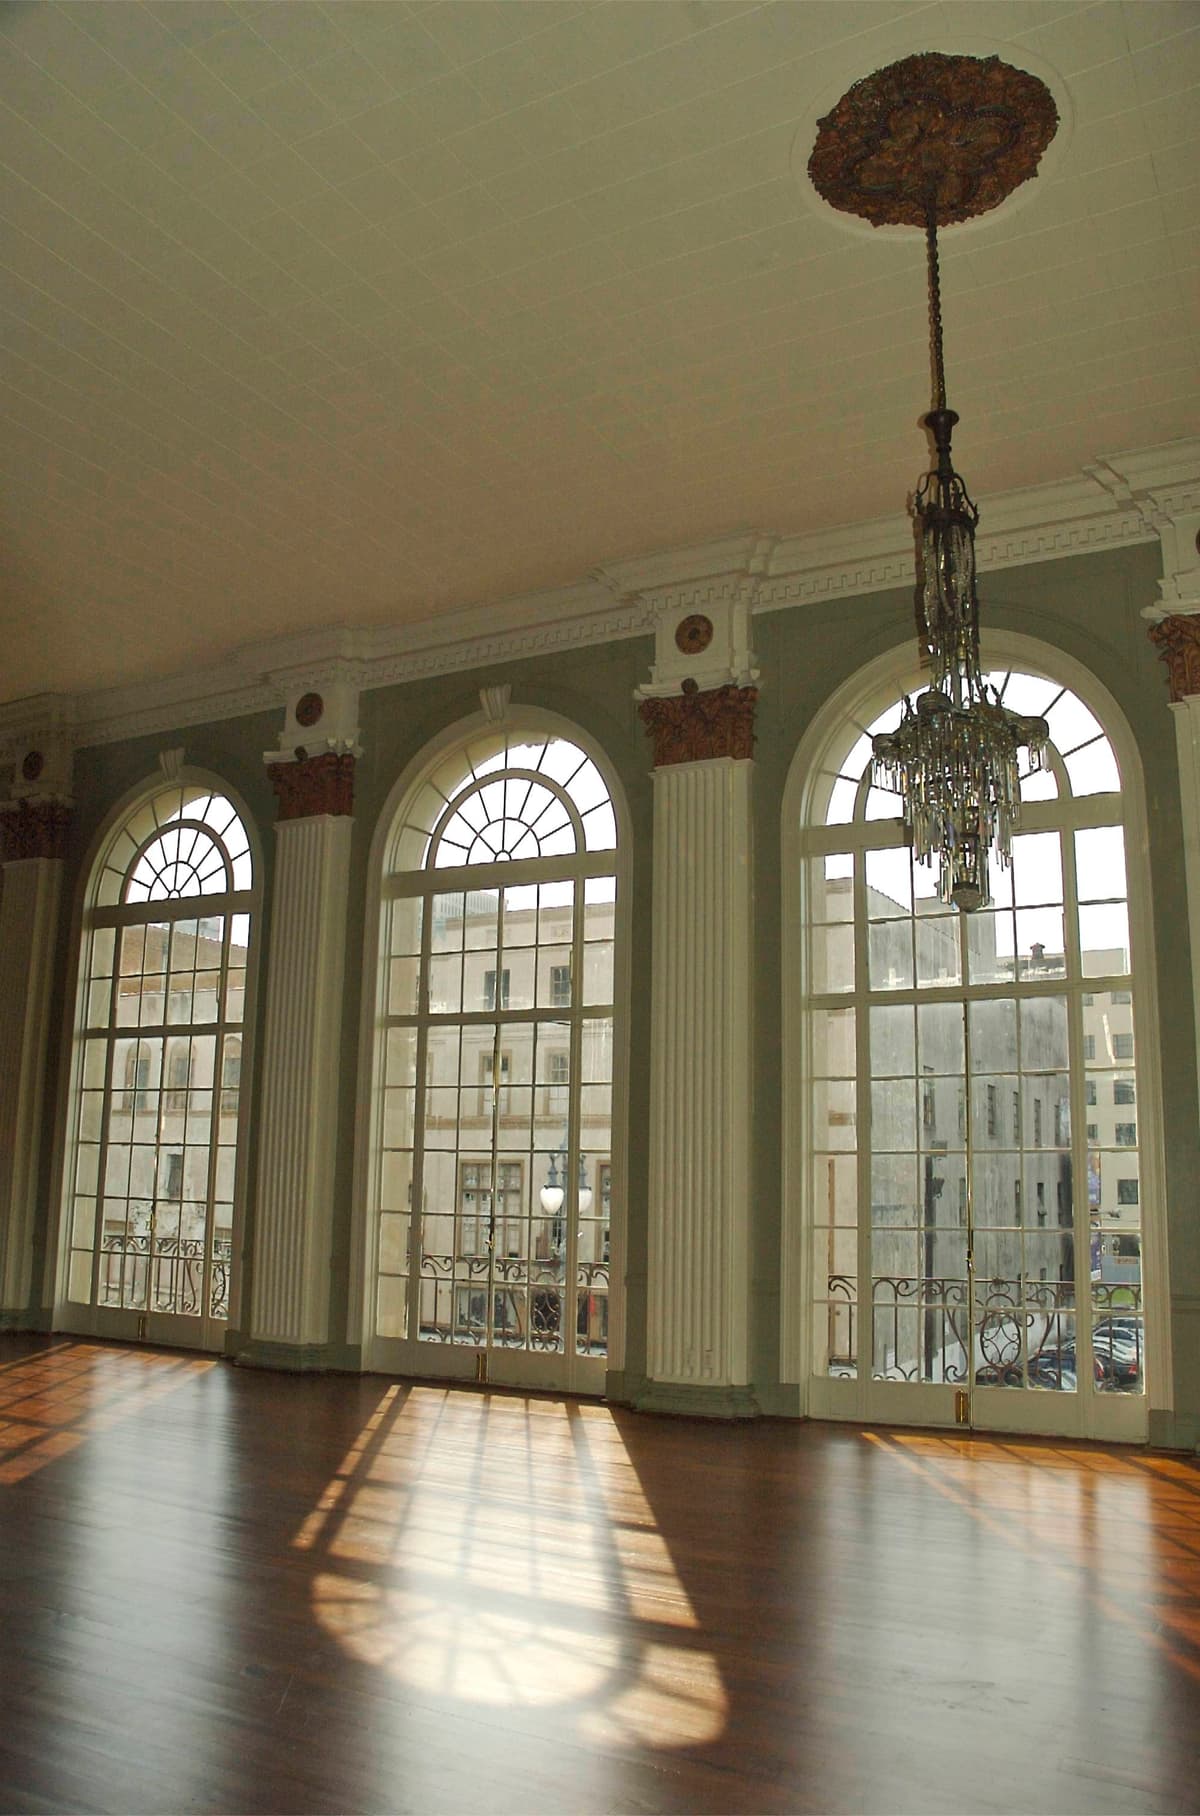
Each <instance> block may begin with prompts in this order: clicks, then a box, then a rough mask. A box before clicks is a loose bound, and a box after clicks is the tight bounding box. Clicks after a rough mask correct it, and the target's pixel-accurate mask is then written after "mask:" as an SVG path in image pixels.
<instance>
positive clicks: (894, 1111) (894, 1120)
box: [871, 1078, 917, 1153]
mask: <svg viewBox="0 0 1200 1816" xmlns="http://www.w3.org/2000/svg"><path fill="white" fill-rule="evenodd" d="M916 1145H917V1106H916V1085H915V1081H914V1080H913V1079H910V1078H896V1079H886V1080H882V1081H875V1082H873V1083H872V1085H871V1148H872V1150H873V1152H875V1153H879V1152H881V1151H883V1150H885V1149H891V1150H909V1151H911V1150H912V1149H914V1148H915V1147H916Z"/></svg>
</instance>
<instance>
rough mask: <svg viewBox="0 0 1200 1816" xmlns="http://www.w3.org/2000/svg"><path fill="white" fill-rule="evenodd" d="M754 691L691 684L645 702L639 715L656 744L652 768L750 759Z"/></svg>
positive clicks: (752, 735)
mask: <svg viewBox="0 0 1200 1816" xmlns="http://www.w3.org/2000/svg"><path fill="white" fill-rule="evenodd" d="M757 700H758V689H757V688H756V687H734V686H733V685H732V684H730V685H728V686H726V687H713V688H709V689H707V690H706V691H705V692H704V693H701V691H700V690H699V688H698V687H697V686H696V683H695V682H694V681H685V682H684V684H683V692H682V693H681V694H675V695H673V696H670V697H668V698H666V699H652V700H643V701H642V703H641V705H640V706H639V707H638V714H639V716H640V718H641V720H642V723H643V724H644V725H645V727H646V731H647V733H648V734H649V736H650V737H651V738H652V739H653V742H654V767H655V768H656V769H663V768H665V767H666V765H667V764H668V763H702V762H704V761H706V760H707V759H709V758H712V757H738V758H743V759H744V758H748V757H752V756H753V755H754V708H755V704H756V702H757Z"/></svg>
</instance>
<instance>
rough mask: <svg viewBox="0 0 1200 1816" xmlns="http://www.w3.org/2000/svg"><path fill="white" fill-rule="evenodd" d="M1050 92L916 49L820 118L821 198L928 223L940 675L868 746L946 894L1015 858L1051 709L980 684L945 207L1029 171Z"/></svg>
mask: <svg viewBox="0 0 1200 1816" xmlns="http://www.w3.org/2000/svg"><path fill="white" fill-rule="evenodd" d="M1057 118H1058V116H1057V111H1056V109H1055V107H1054V103H1053V100H1052V99H1051V97H1050V94H1049V92H1048V91H1047V89H1046V88H1045V86H1044V84H1043V83H1041V82H1040V81H1039V80H1038V79H1037V78H1036V77H1035V76H1031V75H1029V74H1028V72H1027V71H1024V70H1016V69H1012V68H1011V67H1010V66H1009V65H1007V64H1004V63H1001V62H1000V60H999V58H997V57H988V58H975V57H946V56H942V55H940V54H938V53H936V52H926V53H925V54H923V55H921V56H916V57H908V58H906V59H904V61H902V62H900V63H894V64H891V65H889V66H888V68H887V69H883V70H878V71H876V73H875V74H874V75H872V76H868V77H866V78H865V79H864V80H863V81H861V82H857V83H855V85H854V87H853V88H851V89H850V90H849V92H848V93H847V94H846V95H843V97H842V99H841V101H840V102H839V103H838V105H837V107H836V108H835V109H834V110H833V112H832V113H831V114H830V115H829V116H828V118H826V119H824V120H822V121H821V123H820V132H819V134H818V138H817V143H816V146H815V148H814V151H813V156H812V159H811V160H810V163H809V174H810V176H811V177H812V180H813V183H814V185H815V187H816V188H817V190H818V192H819V193H820V194H821V195H823V196H824V197H825V199H826V200H827V201H829V202H831V203H832V204H833V206H834V207H836V208H841V209H844V210H848V211H851V212H853V213H855V214H861V215H863V216H864V217H865V218H866V219H868V220H870V221H871V222H872V223H873V224H874V225H876V226H879V225H883V224H903V225H909V226H915V225H921V226H923V227H924V230H925V242H926V248H927V251H928V267H929V323H930V339H931V353H932V366H933V408H932V409H931V410H930V411H929V412H928V414H927V415H926V416H925V417H923V418H922V422H923V425H924V427H925V428H926V429H927V430H928V431H929V434H930V436H931V438H932V440H933V445H934V450H935V454H936V464H935V465H934V466H933V467H932V468H931V469H930V471H929V472H927V473H926V474H925V476H924V478H923V479H922V480H921V483H920V485H919V486H918V488H917V491H916V494H915V496H914V498H913V502H912V512H913V517H914V520H915V528H916V536H917V569H918V604H919V616H920V624H921V631H922V638H923V642H924V644H925V647H926V649H927V651H928V656H929V666H930V671H931V684H930V686H929V687H928V688H927V689H926V691H925V692H924V693H922V694H920V695H918V697H917V698H916V700H915V701H914V700H910V699H906V700H905V702H904V713H903V716H902V718H901V720H900V723H899V725H898V726H897V727H896V729H895V730H894V731H891V732H884V733H882V734H880V735H879V736H878V737H876V738H875V739H873V741H872V751H873V764H872V775H873V780H874V781H876V782H877V783H879V784H880V785H881V786H883V787H885V788H890V789H893V790H894V791H895V792H896V793H897V794H899V795H900V796H901V797H902V799H903V802H904V822H905V826H906V828H907V830H908V833H909V836H910V838H911V840H912V848H913V854H914V856H915V858H916V860H917V862H918V863H922V864H924V863H929V862H930V861H931V860H932V859H933V858H934V857H935V856H936V857H937V859H938V864H939V872H940V876H939V890H940V894H941V897H942V899H943V901H945V902H948V903H952V904H953V905H954V906H955V907H957V908H960V909H964V910H970V909H974V908H980V907H985V906H986V905H987V903H988V901H989V899H990V898H989V893H988V856H989V853H994V854H995V856H996V858H997V860H998V861H999V862H1000V863H1001V864H1002V865H1007V864H1009V863H1010V862H1011V860H1012V835H1013V829H1014V827H1015V826H1016V824H1017V820H1018V816H1019V812H1020V794H1021V785H1020V769H1019V758H1020V753H1021V752H1022V751H1023V750H1025V751H1027V752H1028V765H1029V769H1030V770H1035V769H1040V768H1041V766H1042V761H1043V756H1044V752H1045V747H1046V740H1047V738H1048V736H1049V728H1048V727H1047V725H1046V721H1045V720H1044V719H1036V718H1026V717H1023V716H1022V715H1021V714H1020V713H1014V712H1010V711H1009V710H1008V709H1007V708H1006V707H1005V706H1004V704H1003V702H1002V701H1001V699H1000V695H999V693H998V692H997V691H996V690H995V689H994V688H991V687H989V686H988V685H987V683H986V682H985V681H984V679H983V674H982V672H981V669H980V661H979V597H978V594H977V592H976V590H975V526H976V524H977V523H978V521H979V512H978V510H977V508H976V506H975V505H974V503H973V502H972V500H971V497H970V494H969V493H968V491H967V488H966V486H965V485H964V484H963V482H962V480H961V479H960V478H959V476H958V474H957V473H956V472H955V471H954V465H953V462H952V460H951V456H950V437H951V433H952V431H953V428H954V425H955V423H956V422H957V421H958V416H957V414H956V413H955V411H953V410H951V409H950V408H949V407H948V406H947V403H946V375H945V370H944V366H943V359H942V306H941V281H940V273H939V268H938V244H937V230H938V221H939V217H940V218H941V219H942V221H943V223H944V222H946V221H951V220H953V221H962V220H967V219H969V218H970V217H971V216H972V215H976V214H980V213H982V212H984V210H986V209H989V208H994V207H995V206H996V205H997V203H998V202H1001V201H1003V200H1004V198H1005V196H1007V195H1008V194H1009V193H1011V191H1012V189H1013V188H1015V187H1016V185H1017V184H1018V183H1019V182H1022V181H1024V180H1025V178H1026V177H1029V176H1032V174H1033V172H1034V171H1035V170H1036V168H1037V164H1038V160H1039V158H1040V156H1041V153H1042V152H1043V151H1044V150H1045V147H1046V145H1047V144H1048V143H1049V141H1050V138H1051V137H1052V136H1053V133H1054V130H1055V127H1056V125H1057Z"/></svg>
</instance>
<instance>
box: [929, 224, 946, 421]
mask: <svg viewBox="0 0 1200 1816" xmlns="http://www.w3.org/2000/svg"><path fill="white" fill-rule="evenodd" d="M925 248H926V251H927V253H928V256H929V336H930V341H931V344H932V347H933V407H934V409H935V410H944V409H945V408H946V368H945V364H944V362H943V359H942V274H941V266H940V265H939V263H938V243H937V208H936V205H935V203H934V200H933V198H932V196H931V197H930V198H929V200H928V201H927V202H926V204H925Z"/></svg>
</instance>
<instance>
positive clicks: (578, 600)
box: [0, 440, 1200, 763]
mask: <svg viewBox="0 0 1200 1816" xmlns="http://www.w3.org/2000/svg"><path fill="white" fill-rule="evenodd" d="M1114 474H1119V475H1120V476H1122V477H1123V481H1124V483H1123V484H1114V480H1113V475H1114ZM1198 488H1200V440H1189V441H1178V442H1173V443H1171V444H1169V445H1168V446H1167V447H1165V448H1156V449H1143V450H1140V451H1138V452H1135V453H1132V454H1124V455H1114V456H1113V457H1112V459H1111V461H1108V462H1098V463H1097V464H1096V465H1095V466H1094V467H1092V468H1089V469H1088V471H1087V473H1086V474H1083V475H1080V476H1078V477H1077V478H1075V479H1070V480H1062V481H1058V482H1056V483H1054V484H1052V485H1047V486H1037V487H1026V488H1024V489H1022V490H1021V491H1017V492H1010V493H1006V494H1003V495H997V496H988V497H985V498H984V499H983V514H984V516H983V523H982V525H981V528H980V531H979V534H978V536H977V538H976V549H977V556H978V562H979V566H980V568H981V570H996V569H1000V568H1005V567H1016V566H1021V565H1023V564H1025V563H1027V562H1033V561H1048V560H1054V559H1056V558H1058V557H1061V556H1066V555H1079V554H1087V553H1090V552H1093V551H1095V550H1100V549H1112V548H1121V547H1124V546H1126V545H1130V544H1134V543H1142V542H1149V541H1153V540H1155V539H1156V535H1157V530H1156V527H1155V513H1156V510H1157V509H1158V508H1159V504H1161V503H1163V502H1165V503H1166V504H1169V505H1170V506H1171V507H1172V508H1178V506H1179V504H1180V503H1181V502H1182V501H1186V500H1187V499H1188V498H1190V497H1193V496H1195V495H1196V493H1197V490H1198ZM1148 500H1153V501H1157V502H1156V503H1155V504H1154V505H1152V506H1151V508H1148V507H1147V501H1148ZM913 579H914V570H913V540H912V525H911V523H910V522H909V520H908V519H907V517H906V516H905V515H904V513H903V512H902V511H900V510H897V511H896V512H894V513H893V514H891V515H889V516H888V517H886V518H877V519H875V520H873V521H872V522H869V523H859V524H842V525H839V526H837V527H836V528H834V529H831V530H821V531H813V532H811V533H808V534H805V535H803V536H790V537H783V538H778V539H772V538H771V537H770V536H766V535H760V534H757V533H754V532H750V531H747V532H745V533H743V534H741V535H738V536H730V537H725V538H722V539H721V540H719V541H716V542H713V543H711V544H708V545H705V546H703V547H699V548H689V549H683V550H680V549H675V550H665V551H662V552H660V553H658V554H654V555H647V556H644V557H641V558H639V559H637V560H630V561H622V562H616V563H612V564H608V565H606V566H604V567H602V568H598V569H596V570H595V571H594V573H593V575H592V576H591V577H590V578H589V579H587V580H585V581H581V582H580V583H579V584H578V585H576V586H573V587H562V588H559V589H557V590H554V591H551V592H545V593H537V594H530V595H527V596H525V597H523V598H519V599H512V600H507V601H502V602H500V603H498V604H495V605H492V606H486V607H471V608H470V609H468V610H464V611H461V612H455V613H449V614H447V615H445V616H444V617H439V618H436V619H427V620H424V621H423V622H421V623H419V624H401V625H387V626H373V627H366V628H363V627H360V628H358V629H352V628H351V629H347V628H337V627H334V628H330V629H327V630H323V631H305V632H301V633H299V634H297V635H295V636H290V637H285V638H275V639H272V640H270V641H269V642H266V643H260V644H255V645H252V646H247V647H246V648H244V649H242V650H239V651H237V652H236V653H235V654H232V655H231V656H230V657H229V659H228V660H227V661H225V662H223V663H220V664H218V665H215V666H214V667H212V668H210V669H206V670H192V671H189V672H188V673H187V674H186V675H173V676H169V677H166V678H164V679H159V680H149V681H146V682H142V683H138V684H135V685H129V686H122V687H119V688H106V689H103V690H100V691H97V692H95V693H92V694H85V695H79V696H74V697H73V696H68V695H61V694H59V695H46V694H43V695H40V696H38V697H36V698H31V699H27V700H17V701H12V702H9V703H8V704H7V705H0V763H3V762H11V763H19V762H20V761H21V759H22V757H23V756H24V754H25V752H26V751H27V750H28V749H29V748H31V739H32V738H33V735H34V734H35V733H36V734H37V735H38V736H39V737H40V735H41V728H43V727H45V726H46V725H47V724H51V723H52V724H53V725H54V726H55V727H57V729H58V731H59V734H60V735H61V736H63V737H65V738H68V739H69V741H70V743H71V744H72V745H73V746H74V747H75V748H79V747H81V746H87V745H94V744H109V743H116V742H119V741H122V740H125V739H130V738H138V737H146V736H156V735H161V734H162V733H164V732H172V731H179V730H182V729H184V728H185V727H188V726H192V725H200V724H204V723H206V722H209V721H217V720H223V719H237V718H243V717H247V716H249V715H250V714H254V713H260V712H277V711H279V709H280V708H283V707H285V706H286V704H287V700H288V697H289V692H290V691H291V690H292V688H293V687H294V688H295V689H296V691H300V682H301V681H303V683H304V686H306V687H315V689H316V691H317V692H320V693H325V692H326V687H327V686H329V685H336V684H345V685H347V686H355V687H358V688H360V689H362V690H364V691H365V690H367V689H371V688H378V687H389V686H392V685H394V684H397V683H404V682H410V681H419V680H423V679H425V678H427V677H429V676H431V675H444V674H452V673H460V672H469V671H471V670H474V669H480V668H486V667H489V666H491V665H493V664H496V663H501V662H514V661H521V660H522V659H524V658H527V657H531V656H540V655H553V654H555V653H556V652H558V651H561V650H565V649H586V648H589V647H591V646H593V645H598V644H602V643H610V642H613V641H615V640H616V639H619V638H625V637H640V636H645V635H648V634H652V633H654V632H655V630H656V629H657V628H659V627H660V626H661V625H662V624H664V623H669V624H670V626H671V630H672V638H673V631H674V625H675V623H677V622H678V620H679V618H681V617H683V616H685V615H687V614H690V613H693V612H702V613H704V614H705V615H706V616H708V617H714V609H713V608H716V609H717V610H719V609H720V608H722V607H728V608H730V609H733V608H734V607H735V606H738V605H739V604H740V603H745V604H746V605H747V606H748V608H749V609H750V610H751V611H753V612H754V613H758V612H763V611H777V610H781V609H786V608H789V607H803V606H804V605H807V604H810V603H814V602H817V601H821V600H828V599H842V598H853V597H854V596H855V595H857V594H862V593H870V592H875V591H879V590H881V589H884V588H891V587H911V586H912V584H913ZM672 614H674V617H672ZM672 646H673V643H672ZM737 678H738V679H743V680H745V681H749V680H751V679H752V678H753V677H752V676H750V675H747V676H745V677H741V676H739V677H737ZM672 685H676V684H675V683H672ZM318 729H319V728H318ZM307 742H308V747H309V748H311V747H312V740H311V739H310V740H308V741H307ZM39 748H41V746H40V745H39Z"/></svg>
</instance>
